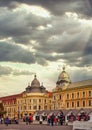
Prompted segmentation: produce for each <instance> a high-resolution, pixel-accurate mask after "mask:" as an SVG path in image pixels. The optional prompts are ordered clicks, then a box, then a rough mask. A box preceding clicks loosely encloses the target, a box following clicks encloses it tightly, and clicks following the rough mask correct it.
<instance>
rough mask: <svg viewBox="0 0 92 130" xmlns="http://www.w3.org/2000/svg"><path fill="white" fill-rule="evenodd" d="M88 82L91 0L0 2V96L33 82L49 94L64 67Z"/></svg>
mask: <svg viewBox="0 0 92 130" xmlns="http://www.w3.org/2000/svg"><path fill="white" fill-rule="evenodd" d="M63 66H65V67H66V72H67V73H68V74H69V76H70V79H71V81H72V82H77V81H82V80H87V79H92V0H0V96H6V95H13V94H18V93H21V92H23V91H24V90H25V88H26V87H27V86H28V84H29V83H30V84H31V82H32V80H33V79H34V74H36V75H37V79H38V80H39V82H40V84H42V83H43V85H44V87H46V89H47V90H49V91H52V89H53V88H55V86H56V81H57V79H58V76H59V74H60V73H61V72H62V67H63Z"/></svg>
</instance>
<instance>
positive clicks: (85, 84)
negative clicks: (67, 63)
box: [67, 79, 92, 89]
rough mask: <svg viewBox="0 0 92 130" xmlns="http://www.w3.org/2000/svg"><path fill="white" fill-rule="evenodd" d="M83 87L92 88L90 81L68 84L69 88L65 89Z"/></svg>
mask: <svg viewBox="0 0 92 130" xmlns="http://www.w3.org/2000/svg"><path fill="white" fill-rule="evenodd" d="M85 86H92V79H88V80H83V81H79V82H74V83H71V84H69V86H67V89H71V88H78V87H85Z"/></svg>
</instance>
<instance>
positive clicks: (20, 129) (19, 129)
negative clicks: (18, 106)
mask: <svg viewBox="0 0 92 130" xmlns="http://www.w3.org/2000/svg"><path fill="white" fill-rule="evenodd" d="M0 130H72V126H47V125H46V124H43V125H39V124H34V125H33V124H31V125H26V124H18V125H16V124H11V125H8V126H6V125H5V124H2V125H1V124H0Z"/></svg>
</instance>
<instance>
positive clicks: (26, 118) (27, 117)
mask: <svg viewBox="0 0 92 130" xmlns="http://www.w3.org/2000/svg"><path fill="white" fill-rule="evenodd" d="M25 122H26V125H28V122H29V116H28V115H27V114H26V115H25Z"/></svg>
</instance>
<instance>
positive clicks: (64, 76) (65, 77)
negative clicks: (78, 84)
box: [58, 67, 71, 83]
mask: <svg viewBox="0 0 92 130" xmlns="http://www.w3.org/2000/svg"><path fill="white" fill-rule="evenodd" d="M58 81H65V82H68V83H70V82H71V80H70V77H69V75H68V73H67V72H66V71H65V67H63V71H62V72H61V73H60V75H59V76H58Z"/></svg>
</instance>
